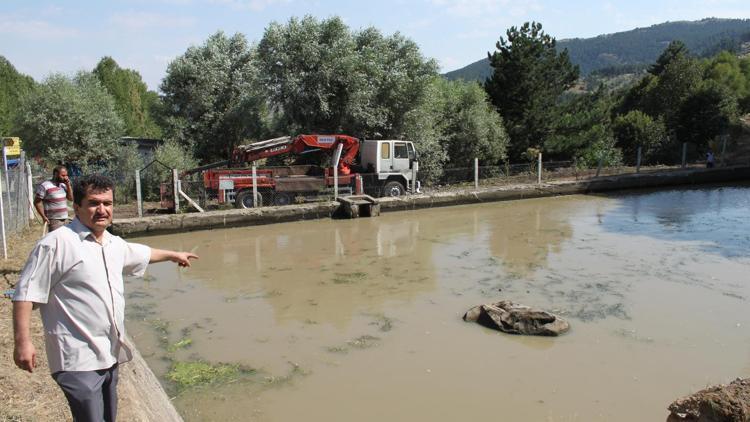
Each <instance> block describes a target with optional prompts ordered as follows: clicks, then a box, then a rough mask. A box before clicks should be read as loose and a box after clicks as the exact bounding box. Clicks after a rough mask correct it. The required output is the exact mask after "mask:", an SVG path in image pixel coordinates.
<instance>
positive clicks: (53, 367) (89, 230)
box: [13, 175, 198, 421]
mask: <svg viewBox="0 0 750 422" xmlns="http://www.w3.org/2000/svg"><path fill="white" fill-rule="evenodd" d="M113 191H114V185H113V183H112V181H111V180H110V179H108V178H106V177H104V176H98V175H93V176H86V177H83V178H81V179H79V180H78V181H76V183H75V186H74V195H73V196H74V198H75V201H74V205H73V208H74V210H75V214H76V219H75V220H73V222H72V223H70V224H69V225H67V226H64V227H62V228H60V229H59V230H55V231H54V232H51V233H49V234H48V235H47V236H45V237H44V238H42V239H41V240H40V241H39V242H38V243H37V245H36V247H35V248H34V250H33V251H32V252H31V254H30V256H29V259H28V261H26V265H25V266H24V268H23V270H22V271H21V275H20V278H19V281H18V283H17V284H16V292H15V296H14V297H13V329H14V336H15V337H14V339H15V350H14V353H13V358H14V360H15V363H16V365H17V366H18V367H19V368H21V369H24V370H27V371H29V372H31V371H33V369H34V367H35V366H36V349H35V348H34V345H33V344H32V343H31V339H30V333H29V321H30V319H31V310H32V307H33V306H35V305H36V306H38V307H39V309H40V313H41V316H42V322H43V324H44V331H45V345H46V349H47V358H48V361H49V367H50V372H52V377H53V378H54V379H55V381H56V382H57V383H58V385H60V387H61V388H62V390H63V392H64V393H65V397H66V398H67V399H68V404H69V405H70V409H71V412H72V414H73V419H74V420H75V421H102V420H104V421H114V420H115V418H116V415H117V365H118V364H119V363H123V362H127V361H129V360H131V359H132V354H131V351H130V349H129V348H128V346H127V345H126V344H125V341H124V339H125V326H124V320H125V318H124V309H125V298H124V296H123V290H124V289H123V275H133V276H141V275H143V273H144V272H145V270H146V266H147V265H148V264H149V263H151V262H162V261H172V262H176V263H177V264H178V265H180V266H182V267H189V266H190V260H191V259H196V258H198V257H197V256H196V255H194V254H192V253H189V252H175V251H167V250H161V249H154V248H150V247H148V246H146V245H140V244H137V243H128V242H125V241H124V240H123V239H121V238H120V237H118V236H114V235H111V234H110V233H109V232H107V231H106V228H107V227H109V225H110V224H111V223H112V211H113V193H114V192H113Z"/></svg>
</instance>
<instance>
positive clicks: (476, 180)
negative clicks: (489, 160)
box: [474, 157, 479, 190]
mask: <svg viewBox="0 0 750 422" xmlns="http://www.w3.org/2000/svg"><path fill="white" fill-rule="evenodd" d="M474 190H479V158H476V157H475V158H474Z"/></svg>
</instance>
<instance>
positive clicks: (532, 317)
mask: <svg viewBox="0 0 750 422" xmlns="http://www.w3.org/2000/svg"><path fill="white" fill-rule="evenodd" d="M464 321H472V322H477V323H479V324H481V325H484V326H485V327H489V328H494V329H496V330H500V331H502V332H505V333H510V334H525V335H534V336H557V335H560V334H562V333H564V332H566V331H568V330H569V329H570V324H568V322H567V321H565V320H564V319H562V318H560V317H558V316H557V315H554V314H551V313H549V312H546V311H542V310H539V309H533V308H530V307H528V306H524V305H519V304H515V303H513V302H511V301H509V300H503V301H500V302H497V303H489V304H486V305H479V306H475V307H473V308H471V309H469V310H468V311H467V312H466V314H465V315H464Z"/></svg>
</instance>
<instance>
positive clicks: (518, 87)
mask: <svg viewBox="0 0 750 422" xmlns="http://www.w3.org/2000/svg"><path fill="white" fill-rule="evenodd" d="M506 35H507V39H504V38H502V37H501V38H500V41H498V42H497V44H496V48H497V51H495V52H493V53H491V54H490V53H488V57H489V59H490V64H491V66H492V67H493V74H492V77H490V79H488V80H487V82H486V83H485V89H486V90H487V93H488V94H489V96H490V98H491V99H492V102H493V104H494V105H495V106H496V107H497V109H498V111H499V112H500V114H501V115H502V116H503V118H504V119H505V123H506V128H507V130H508V133H509V134H510V140H511V143H510V156H511V159H519V158H520V157H521V155H522V154H523V153H524V152H525V151H526V149H527V148H529V147H531V146H534V145H537V146H541V145H543V144H544V143H545V141H546V140H547V138H548V137H550V136H551V135H552V129H553V127H554V126H553V121H552V116H553V113H554V108H555V106H556V103H557V101H558V98H559V97H560V95H561V94H562V93H563V92H565V91H566V90H567V89H568V88H570V87H571V86H573V83H574V82H575V81H576V80H577V79H578V73H579V72H578V67H577V66H574V65H572V64H571V62H570V59H569V58H568V53H567V50H563V51H562V52H558V51H557V49H556V41H555V39H554V38H553V37H551V36H549V35H547V34H546V33H544V31H542V24H540V23H536V22H532V23H528V22H527V23H525V24H523V26H521V27H520V28H516V27H511V28H510V29H508V31H507V32H506Z"/></svg>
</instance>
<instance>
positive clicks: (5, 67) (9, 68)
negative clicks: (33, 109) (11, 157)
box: [0, 56, 34, 136]
mask: <svg viewBox="0 0 750 422" xmlns="http://www.w3.org/2000/svg"><path fill="white" fill-rule="evenodd" d="M33 88H34V80H33V79H31V77H29V76H26V75H23V74H21V73H19V72H18V71H17V70H16V68H15V67H13V65H12V64H11V63H10V62H9V61H8V60H7V59H6V58H5V57H3V56H0V136H15V135H16V131H15V126H14V124H15V119H16V113H17V109H18V105H19V103H20V102H21V100H22V99H23V97H25V96H26V95H28V94H29V93H30V92H31V90H32V89H33Z"/></svg>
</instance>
